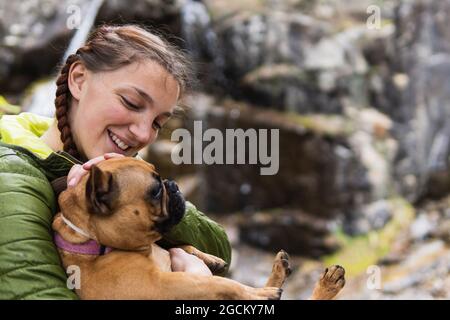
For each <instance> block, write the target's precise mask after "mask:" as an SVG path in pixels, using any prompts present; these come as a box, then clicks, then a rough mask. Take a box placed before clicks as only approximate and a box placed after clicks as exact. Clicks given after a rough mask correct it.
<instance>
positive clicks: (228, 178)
mask: <svg viewBox="0 0 450 320" xmlns="http://www.w3.org/2000/svg"><path fill="white" fill-rule="evenodd" d="M223 109H225V110H226V111H225V112H223ZM223 109H222V111H221V112H220V113H218V112H214V111H211V112H209V113H208V116H207V119H206V120H205V121H204V124H206V125H207V126H208V127H210V128H217V129H219V130H220V131H221V132H223V133H224V132H225V130H226V129H229V128H241V129H243V130H244V131H245V130H247V129H254V130H256V132H259V131H258V130H260V129H268V130H270V129H279V130H280V132H279V170H278V172H277V174H275V175H261V172H260V168H262V167H265V166H264V165H261V164H260V163H259V164H256V165H252V164H248V161H247V162H246V163H247V164H235V165H220V164H211V165H206V166H202V167H200V172H201V174H202V176H203V177H204V185H203V186H204V195H205V209H206V210H207V211H208V212H217V213H222V212H223V213H226V212H233V211H237V210H244V211H245V210H247V211H248V210H250V211H251V210H258V209H265V208H276V207H295V208H301V209H303V210H304V211H306V212H308V213H312V214H314V215H316V216H320V217H328V218H332V217H336V215H339V214H344V213H348V212H351V211H357V208H359V206H360V205H361V204H363V203H366V202H368V201H370V199H371V198H372V190H371V188H372V186H371V183H370V182H369V181H368V177H367V169H366V168H365V167H364V166H363V165H362V164H361V163H360V162H359V160H358V159H357V158H356V156H355V154H354V153H353V151H352V149H351V148H350V146H349V144H348V142H347V141H346V138H345V137H343V136H339V135H337V136H334V137H333V136H328V137H327V136H321V135H320V134H318V133H314V132H313V131H310V130H307V129H305V128H304V127H303V126H302V125H301V124H299V123H296V122H295V121H294V120H292V119H289V117H286V116H285V115H282V114H280V113H277V112H271V111H265V112H262V111H258V115H256V112H255V111H256V110H255V109H253V108H251V107H242V106H241V108H233V107H230V108H228V109H226V108H225V107H224V108H223ZM206 129H207V127H205V128H204V130H206ZM224 136H225V134H224ZM248 150H249V146H248V145H247V152H248ZM269 150H270V149H269ZM272 150H273V149H272ZM246 159H248V158H246ZM235 163H237V162H236V161H235Z"/></svg>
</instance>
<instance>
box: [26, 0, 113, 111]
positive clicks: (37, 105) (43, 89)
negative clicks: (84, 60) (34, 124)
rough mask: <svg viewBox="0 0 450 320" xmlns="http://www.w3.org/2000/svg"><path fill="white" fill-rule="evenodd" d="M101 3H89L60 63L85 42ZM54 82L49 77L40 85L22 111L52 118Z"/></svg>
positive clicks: (97, 1) (53, 78) (97, 0)
mask: <svg viewBox="0 0 450 320" xmlns="http://www.w3.org/2000/svg"><path fill="white" fill-rule="evenodd" d="M103 2H104V0H93V1H92V2H90V4H89V5H88V7H87V9H86V15H85V16H84V18H83V20H82V22H81V24H80V26H79V28H78V29H77V31H76V32H75V34H74V36H73V37H72V39H71V41H70V44H69V46H68V48H67V50H66V52H65V53H64V56H63V59H62V63H64V62H65V61H66V59H67V57H68V56H69V55H70V54H72V53H74V52H75V51H76V50H77V49H78V48H79V47H81V46H82V45H83V43H84V42H85V41H86V39H87V37H88V35H89V32H90V31H91V28H92V26H93V25H94V23H95V18H96V17H97V13H98V11H99V10H100V8H101V6H102V4H103ZM55 82H56V77H51V79H49V80H46V81H45V82H44V83H42V84H40V85H39V86H38V87H37V88H36V89H35V91H34V92H33V94H32V96H31V98H29V99H28V102H25V104H24V106H23V110H24V111H27V112H32V113H35V114H39V115H42V116H46V117H53V116H54V112H55V106H54V99H55V94H56V83H55Z"/></svg>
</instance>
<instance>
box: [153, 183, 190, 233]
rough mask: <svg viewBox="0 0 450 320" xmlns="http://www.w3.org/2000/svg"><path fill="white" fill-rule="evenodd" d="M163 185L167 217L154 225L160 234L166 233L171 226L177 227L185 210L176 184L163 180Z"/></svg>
mask: <svg viewBox="0 0 450 320" xmlns="http://www.w3.org/2000/svg"><path fill="white" fill-rule="evenodd" d="M163 183H164V187H165V189H166V192H167V196H168V199H169V201H168V203H167V213H168V217H166V218H165V219H164V220H162V221H159V222H158V223H157V224H156V228H157V229H158V231H159V232H160V233H166V232H168V231H169V230H170V229H171V228H172V227H173V226H175V225H177V224H178V223H179V222H180V221H181V219H182V218H183V216H184V211H185V210H186V203H185V200H184V197H183V194H182V193H181V192H180V190H179V189H178V186H177V184H176V183H175V182H174V181H172V180H164V182H163Z"/></svg>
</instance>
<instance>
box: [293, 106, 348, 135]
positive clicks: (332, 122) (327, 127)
mask: <svg viewBox="0 0 450 320" xmlns="http://www.w3.org/2000/svg"><path fill="white" fill-rule="evenodd" d="M286 117H287V118H288V119H289V120H290V121H294V122H295V123H297V124H299V125H301V126H302V127H304V128H305V129H308V130H311V131H312V132H314V133H317V134H319V135H325V136H331V137H335V136H348V135H350V134H351V133H352V132H353V131H354V126H353V125H352V124H351V122H350V121H349V120H348V119H346V118H344V117H342V116H339V115H299V114H297V113H294V112H288V113H286Z"/></svg>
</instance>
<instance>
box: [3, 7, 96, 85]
mask: <svg viewBox="0 0 450 320" xmlns="http://www.w3.org/2000/svg"><path fill="white" fill-rule="evenodd" d="M88 4H89V1H87V0H75V1H69V0H64V1H54V0H48V1H34V0H25V1H21V2H20V3H17V2H8V1H3V2H2V3H1V4H0V12H1V17H2V19H1V21H0V25H2V26H1V27H0V29H2V30H3V32H1V35H0V49H1V50H0V52H1V53H0V65H1V66H2V67H0V91H2V92H11V93H18V92H20V91H22V90H23V89H24V88H25V87H26V86H27V85H28V84H30V83H31V82H32V81H33V80H35V79H37V78H39V77H42V76H46V75H48V74H50V73H51V72H53V71H54V70H55V66H56V65H57V64H58V63H59V62H60V59H61V56H62V55H63V53H64V50H65V48H66V46H67V45H68V43H69V39H70V37H71V36H72V34H73V33H74V31H75V29H71V28H69V25H68V20H69V18H70V17H71V15H73V14H74V12H72V11H69V10H68V8H69V5H70V6H71V8H76V9H77V10H79V12H78V15H81V16H82V14H83V10H86V8H87V6H88Z"/></svg>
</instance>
